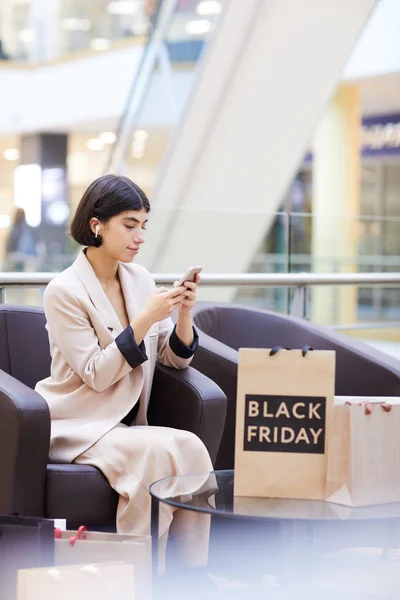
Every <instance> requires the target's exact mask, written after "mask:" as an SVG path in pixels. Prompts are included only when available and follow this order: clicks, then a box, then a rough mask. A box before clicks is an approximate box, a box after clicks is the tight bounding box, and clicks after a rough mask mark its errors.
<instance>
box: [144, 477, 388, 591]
mask: <svg viewBox="0 0 400 600" xmlns="http://www.w3.org/2000/svg"><path fill="white" fill-rule="evenodd" d="M150 494H151V497H152V538H153V542H154V555H153V556H154V559H155V564H157V559H156V556H157V554H156V552H157V541H158V525H159V520H158V519H159V510H160V504H169V505H172V506H174V507H175V508H180V509H183V510H188V511H195V512H198V513H201V512H202V513H205V514H209V515H210V516H211V533H210V551H209V564H210V565H216V564H217V565H221V564H223V566H224V567H226V568H229V570H230V572H232V571H234V572H239V571H240V572H242V573H243V572H246V573H247V574H249V573H250V574H251V577H253V578H254V577H256V574H257V573H261V572H262V571H264V573H265V569H266V566H267V571H268V573H270V574H271V573H272V574H273V576H274V577H275V578H278V580H280V581H282V580H283V581H285V580H288V579H289V580H291V581H299V580H302V581H303V582H304V581H305V580H307V581H309V580H310V578H312V577H313V575H314V574H315V571H316V570H318V569H320V567H321V564H322V562H323V561H324V560H325V558H326V557H327V556H331V557H332V556H333V555H335V556H336V558H337V557H338V556H339V557H340V561H343V560H344V561H345V562H346V561H347V564H348V557H349V555H348V554H346V552H348V549H352V552H353V554H352V555H351V557H352V560H353V559H354V549H355V548H357V549H359V551H358V555H357V556H358V558H359V559H360V557H363V560H364V559H365V556H366V554H365V552H366V550H365V549H369V550H368V552H369V554H368V552H367V554H368V556H369V558H368V559H367V560H366V562H365V561H364V562H365V565H368V564H369V560H370V559H371V557H372V556H376V557H378V555H379V556H380V557H381V558H382V557H385V556H386V557H387V556H388V555H389V554H390V555H391V556H392V557H393V556H394V550H393V549H397V548H400V503H393V504H382V505H378V506H368V507H362V508H351V507H347V506H341V505H337V504H333V503H328V502H324V501H312V500H288V499H274V498H245V497H237V496H236V497H235V496H234V472H233V471H214V472H210V473H200V474H193V475H184V476H178V477H168V478H166V479H162V480H160V481H157V482H155V483H153V484H152V485H151V487H150ZM363 549H364V550H363ZM371 549H374V550H371ZM346 556H347V558H346ZM360 560H361V559H360ZM321 561H322V562H321ZM340 561H339V562H340ZM363 568H364V567H363ZM365 569H366V571H365V572H364V575H368V572H367V571H369V570H370V566H369V567H367V566H365ZM399 574H400V568H399ZM398 583H399V586H400V576H399V581H398ZM372 597H373V596H372Z"/></svg>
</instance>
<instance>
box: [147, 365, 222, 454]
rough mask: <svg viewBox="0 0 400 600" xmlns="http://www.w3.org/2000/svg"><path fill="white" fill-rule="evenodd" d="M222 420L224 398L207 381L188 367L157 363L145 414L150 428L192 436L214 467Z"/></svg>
mask: <svg viewBox="0 0 400 600" xmlns="http://www.w3.org/2000/svg"><path fill="white" fill-rule="evenodd" d="M225 417H226V396H225V394H224V393H223V391H222V390H221V389H220V388H219V387H218V385H217V384H216V383H214V382H213V381H211V379H209V378H208V377H206V376H205V375H203V374H202V373H199V372H198V371H196V370H195V369H193V368H192V367H187V368H186V369H183V370H178V369H171V368H169V367H164V366H163V365H161V364H159V363H157V365H156V370H155V373H154V379H153V387H152V392H151V398H150V403H149V410H148V420H149V424H150V425H159V426H162V427H173V428H175V429H185V430H186V431H191V432H192V433H195V434H196V435H197V436H198V437H199V438H200V439H201V440H202V441H203V443H204V444H205V446H206V448H207V450H208V452H209V454H210V456H211V460H212V461H213V464H214V463H215V459H216V456H217V453H218V449H219V445H220V443H221V437H222V432H223V430H224V426H225Z"/></svg>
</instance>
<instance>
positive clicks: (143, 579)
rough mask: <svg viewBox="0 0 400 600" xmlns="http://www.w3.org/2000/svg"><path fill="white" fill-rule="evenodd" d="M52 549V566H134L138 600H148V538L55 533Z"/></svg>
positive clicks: (91, 533) (82, 529)
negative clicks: (116, 564)
mask: <svg viewBox="0 0 400 600" xmlns="http://www.w3.org/2000/svg"><path fill="white" fill-rule="evenodd" d="M57 535H58V536H60V537H56V539H55V546H54V564H55V565H56V566H59V565H79V564H86V563H103V562H108V561H122V562H124V563H127V564H132V565H134V566H135V584H136V591H137V596H138V598H140V600H149V599H150V598H151V593H152V585H151V583H152V570H151V537H150V536H143V537H137V536H133V535H122V534H118V533H102V532H97V531H86V528H85V527H80V528H79V530H78V532H76V531H58V532H57Z"/></svg>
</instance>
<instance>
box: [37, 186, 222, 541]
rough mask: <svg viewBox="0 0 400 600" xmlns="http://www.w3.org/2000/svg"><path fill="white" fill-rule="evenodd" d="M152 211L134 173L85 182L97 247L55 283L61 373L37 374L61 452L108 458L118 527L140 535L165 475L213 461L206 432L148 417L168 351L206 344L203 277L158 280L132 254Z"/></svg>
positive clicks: (81, 222) (83, 209)
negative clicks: (200, 331) (198, 307)
mask: <svg viewBox="0 0 400 600" xmlns="http://www.w3.org/2000/svg"><path fill="white" fill-rule="evenodd" d="M149 210H150V205H149V201H148V199H147V197H146V195H145V194H144V192H143V191H142V190H141V189H140V188H139V187H138V186H137V185H135V184H134V183H133V182H132V181H130V180H129V179H127V178H126V177H118V176H115V175H106V176H104V177H100V178H99V179H97V180H96V181H94V182H93V183H92V184H91V185H90V186H89V188H88V189H87V190H86V192H85V193H84V195H83V197H82V199H81V201H80V204H79V206H78V208H77V211H76V214H75V217H74V219H73V222H72V226H71V233H72V236H73V238H74V239H75V240H76V241H77V242H78V243H79V244H81V245H82V246H86V248H85V249H84V250H83V251H82V252H81V253H80V254H79V256H78V257H77V259H76V261H75V262H74V264H73V265H72V266H71V267H69V268H68V269H66V270H65V271H63V272H62V273H60V274H59V275H57V276H56V277H55V278H54V279H53V280H52V282H51V283H50V284H49V285H48V287H47V289H46V291H45V294H44V298H43V303H44V310H45V314H46V318H47V329H48V333H49V340H50V350H51V356H52V363H51V376H50V377H48V378H47V379H45V380H43V381H40V382H39V383H38V384H37V385H36V391H37V392H39V394H41V395H42V396H43V397H44V398H45V400H46V401H47V403H48V404H49V407H50V413H51V442H50V457H51V459H52V460H53V461H56V462H67V463H69V462H75V463H79V464H87V465H93V466H95V467H97V468H98V469H100V470H101V471H102V472H103V473H104V475H105V476H106V477H107V479H108V481H109V482H110V485H111V486H112V487H113V488H114V489H115V490H116V491H117V492H118V494H119V503H118V511H117V530H118V532H120V533H126V534H135V535H148V534H149V529H150V496H149V492H148V488H149V485H150V484H151V483H152V482H153V481H156V480H157V479H160V478H162V477H167V476H169V475H179V474H181V473H187V472H199V471H210V470H211V469H212V464H211V460H210V458H209V455H208V452H207V450H206V448H205V446H204V445H203V443H202V442H201V441H200V439H199V438H198V437H196V436H195V435H194V434H192V433H189V432H187V431H180V430H175V429H169V428H163V427H151V426H149V425H148V424H147V419H146V413H147V406H148V402H149V397H150V391H151V383H152V379H153V373H154V368H155V363H156V359H158V360H159V361H160V362H162V363H163V364H164V365H167V366H169V367H175V368H177V369H184V368H185V367H186V366H187V365H188V364H189V363H190V361H191V358H192V356H193V353H194V351H195V349H196V346H197V343H198V337H197V333H196V331H195V329H194V328H193V325H192V317H191V309H192V308H193V306H194V303H195V300H196V287H197V283H198V281H199V278H198V276H197V280H196V282H195V283H192V282H186V283H185V284H184V285H183V286H181V287H177V288H174V289H172V290H167V289H166V288H159V289H158V290H157V289H156V287H155V284H154V281H153V280H152V278H151V276H150V275H149V273H148V272H147V271H146V270H145V269H144V268H143V267H140V266H138V265H133V264H131V262H132V260H133V259H134V258H135V257H136V255H137V254H138V253H139V250H140V247H141V245H142V244H143V242H144V237H145V230H146V224H147V216H148V212H149ZM174 309H177V310H178V321H177V325H176V327H175V328H174V327H173V325H172V321H171V319H170V315H171V313H172V311H173V310H174ZM129 425H135V426H134V427H130V426H129ZM162 511H163V512H162V514H161V515H160V534H161V537H162V540H163V542H164V544H161V546H162V547H164V548H165V544H166V538H167V535H168V530H169V525H170V523H171V520H172V516H173V515H172V512H173V509H172V507H169V506H166V505H164V504H163V505H162ZM186 512H188V511H186ZM176 516H177V517H179V518H178V519H176V521H177V522H179V521H180V522H181V523H182V515H181V516H179V515H176ZM188 518H191V519H193V517H190V516H189V517H188ZM184 520H185V518H183V521H184ZM185 535H186V534H185ZM189 537H190V538H191V539H193V536H192V535H190V536H189ZM201 538H202V535H200V536H199V539H201ZM194 539H196V535H195V536H194ZM203 539H205V537H204V536H203ZM184 543H187V540H186V542H184Z"/></svg>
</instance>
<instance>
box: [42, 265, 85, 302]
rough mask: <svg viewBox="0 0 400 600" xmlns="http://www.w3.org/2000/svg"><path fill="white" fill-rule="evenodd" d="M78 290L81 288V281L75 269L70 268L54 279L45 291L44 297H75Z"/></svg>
mask: <svg viewBox="0 0 400 600" xmlns="http://www.w3.org/2000/svg"><path fill="white" fill-rule="evenodd" d="M77 288H80V280H79V277H77V275H76V272H75V270H74V269H73V267H72V266H70V267H68V268H67V269H65V270H64V271H61V273H57V275H56V276H55V277H53V279H52V280H51V281H50V283H49V284H48V285H47V287H46V289H45V292H44V296H45V297H47V298H50V297H51V298H54V297H58V298H63V297H65V296H71V295H74V296H75V295H76V291H77Z"/></svg>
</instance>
